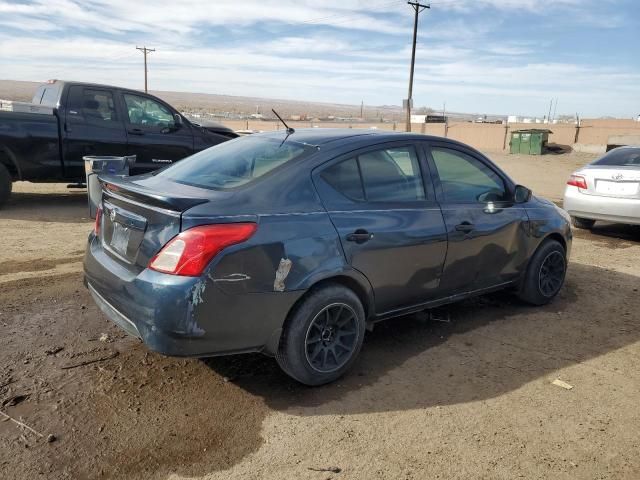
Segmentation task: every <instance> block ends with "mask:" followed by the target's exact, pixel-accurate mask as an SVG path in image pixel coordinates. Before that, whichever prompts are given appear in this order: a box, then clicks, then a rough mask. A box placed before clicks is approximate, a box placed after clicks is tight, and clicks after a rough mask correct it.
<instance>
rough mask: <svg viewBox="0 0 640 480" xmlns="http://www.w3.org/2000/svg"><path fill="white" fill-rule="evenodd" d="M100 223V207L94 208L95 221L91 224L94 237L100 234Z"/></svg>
mask: <svg viewBox="0 0 640 480" xmlns="http://www.w3.org/2000/svg"><path fill="white" fill-rule="evenodd" d="M101 224H102V207H101V206H99V207H98V209H97V210H96V223H94V224H93V233H94V234H95V236H96V237H99V236H100V225H101Z"/></svg>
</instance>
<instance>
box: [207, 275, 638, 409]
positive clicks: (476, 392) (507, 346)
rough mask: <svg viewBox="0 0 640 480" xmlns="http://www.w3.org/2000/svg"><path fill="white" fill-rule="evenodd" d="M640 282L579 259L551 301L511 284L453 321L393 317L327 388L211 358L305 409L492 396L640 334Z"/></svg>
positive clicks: (416, 404) (256, 364)
mask: <svg viewBox="0 0 640 480" xmlns="http://www.w3.org/2000/svg"><path fill="white" fill-rule="evenodd" d="M602 285H607V286H608V288H607V291H606V292H607V293H606V295H603V291H602ZM638 286H639V282H638V277H634V276H631V275H626V274H622V273H616V272H611V271H607V270H604V269H600V268H597V267H591V266H585V265H578V264H574V265H571V269H570V273H569V276H568V281H567V284H566V285H565V288H564V289H563V291H562V292H561V294H560V295H559V297H558V298H557V299H556V300H555V301H554V302H553V303H552V304H551V305H547V306H545V307H537V308H536V307H530V306H526V305H523V304H521V303H520V302H519V301H517V300H516V299H514V298H513V297H512V296H510V295H508V294H505V293H502V294H494V295H490V296H485V297H480V298H477V299H473V300H469V301H466V302H463V303H459V304H455V305H451V306H449V307H448V308H446V309H444V310H442V311H441V312H440V313H439V316H441V317H445V318H446V317H447V315H448V317H449V318H450V319H451V323H439V322H433V321H424V320H421V319H420V316H415V315H414V316H410V317H404V318H398V319H395V320H390V321H387V322H385V323H382V324H379V325H378V326H376V328H375V330H374V331H373V332H372V333H370V334H368V335H367V337H366V339H365V345H364V348H363V351H362V354H361V357H360V360H359V361H358V362H357V364H356V365H355V368H354V370H353V372H352V373H351V374H349V375H347V376H346V377H345V378H344V379H343V380H341V381H338V382H336V383H335V384H332V385H328V386H325V387H321V388H315V389H310V388H306V387H302V386H300V385H298V384H296V383H295V382H293V381H291V380H289V379H288V378H287V377H286V376H285V375H284V374H283V373H281V372H280V370H279V369H278V367H277V365H276V364H275V361H274V360H271V359H267V358H264V357H262V356H259V355H254V356H238V357H221V358H213V359H209V360H206V363H207V365H208V366H209V367H210V368H212V369H213V370H214V371H216V372H217V373H219V374H220V375H223V376H225V377H228V378H230V379H231V380H232V381H233V382H234V383H235V384H237V385H239V386H241V387H242V388H244V389H245V390H247V391H248V392H250V393H252V394H255V395H258V396H260V397H262V398H264V399H265V401H266V402H267V404H268V405H269V406H271V407H272V408H276V409H293V412H294V413H298V414H301V415H316V414H347V413H364V412H382V411H398V410H405V409H412V408H428V407H432V406H436V405H450V404H457V403H464V402H470V401H476V400H483V399H488V398H492V397H496V396H499V395H502V394H504V393H507V392H509V391H512V390H514V389H517V388H519V387H521V386H522V385H524V384H526V383H528V382H531V381H534V380H536V379H538V378H540V377H544V376H547V375H549V374H550V373H551V372H553V371H555V370H558V369H562V368H565V367H567V366H570V365H572V364H577V363H580V362H584V361H586V360H588V359H589V358H593V357H597V356H599V355H604V354H606V353H608V352H610V351H612V350H616V349H618V348H621V347H624V346H625V345H628V344H631V343H634V342H636V341H638V340H639V339H640V326H639V325H638V324H637V321H635V320H634V318H635V315H636V312H638V311H639V310H640V297H639V296H638V294H637V289H638Z"/></svg>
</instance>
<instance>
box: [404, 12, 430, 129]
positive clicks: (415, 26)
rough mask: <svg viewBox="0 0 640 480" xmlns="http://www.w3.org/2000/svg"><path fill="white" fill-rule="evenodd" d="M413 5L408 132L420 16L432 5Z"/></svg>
mask: <svg viewBox="0 0 640 480" xmlns="http://www.w3.org/2000/svg"><path fill="white" fill-rule="evenodd" d="M407 4H409V5H411V8H413V10H414V12H415V18H414V21H413V48H412V50H411V72H410V74H409V95H408V97H407V128H406V130H407V132H410V131H411V102H412V101H413V71H414V68H415V64H416V42H417V40H418V16H419V15H420V12H422V11H423V10H425V9H427V8H431V5H429V4H427V5H422V4H421V3H419V2H407Z"/></svg>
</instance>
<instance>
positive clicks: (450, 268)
mask: <svg viewBox="0 0 640 480" xmlns="http://www.w3.org/2000/svg"><path fill="white" fill-rule="evenodd" d="M430 147H431V148H430V149H429V150H430V151H429V164H430V166H431V168H432V171H433V172H435V173H436V175H435V176H434V180H435V184H436V185H435V187H436V195H437V198H438V202H439V203H440V206H441V208H442V216H443V218H444V221H445V224H446V229H447V235H448V238H449V248H448V250H447V258H446V261H445V265H444V272H443V276H442V284H441V288H442V292H443V294H447V295H448V294H457V293H466V292H471V291H474V290H481V289H485V288H489V287H494V286H498V285H504V284H506V283H508V282H511V281H513V280H515V279H517V278H518V276H519V275H520V274H521V273H522V271H523V269H524V268H526V264H527V251H528V250H527V237H528V232H529V218H528V216H527V212H526V211H525V209H524V208H522V206H521V205H519V204H517V203H515V202H514V199H513V185H512V182H511V181H510V180H509V179H508V178H506V176H504V175H503V174H502V173H501V172H499V170H498V169H497V168H496V167H495V166H494V165H493V164H491V162H490V161H488V160H487V159H485V158H484V157H482V156H481V155H478V154H477V153H476V152H474V151H472V150H470V149H466V148H464V147H463V146H460V145H457V144H455V145H454V144H451V143H444V142H443V143H437V142H433V143H432V144H431V146H430Z"/></svg>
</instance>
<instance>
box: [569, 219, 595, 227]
mask: <svg viewBox="0 0 640 480" xmlns="http://www.w3.org/2000/svg"><path fill="white" fill-rule="evenodd" d="M595 223H596V221H595V220H590V219H588V218H580V217H571V225H573V226H574V227H576V228H580V229H583V230H589V229H590V228H592V227H593V226H594V225H595Z"/></svg>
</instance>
